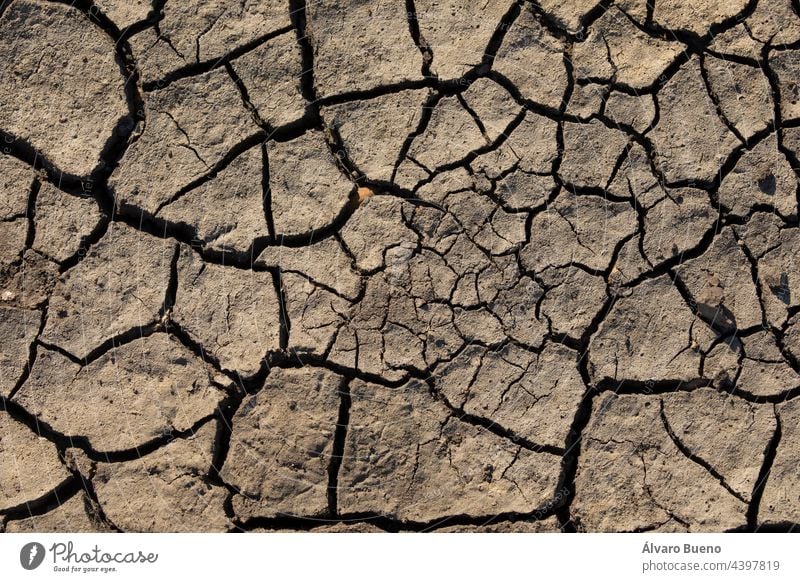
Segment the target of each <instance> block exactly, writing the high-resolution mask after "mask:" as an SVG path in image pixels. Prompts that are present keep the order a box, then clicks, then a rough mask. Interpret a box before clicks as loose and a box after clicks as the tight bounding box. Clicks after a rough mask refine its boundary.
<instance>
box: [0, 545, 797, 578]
mask: <svg viewBox="0 0 800 582" xmlns="http://www.w3.org/2000/svg"><path fill="white" fill-rule="evenodd" d="M798 539H800V538H793V537H792V536H791V535H789V534H652V535H651V534H502V533H495V534H343V533H337V534H325V533H292V534H284V533H267V534H244V535H235V534H0V580H2V581H6V580H9V581H16V580H31V581H34V580H86V579H91V580H109V581H110V580H114V581H125V580H132V581H133V580H135V581H137V582H139V581H141V580H143V579H149V578H152V577H154V576H155V578H154V579H155V580H166V579H170V578H171V577H174V579H175V580H189V579H191V580H207V579H211V578H219V579H237V577H241V578H239V579H244V577H245V576H248V577H252V576H253V575H257V576H258V578H257V579H258V580H260V581H261V580H298V579H299V580H325V582H338V581H342V582H344V581H347V582H359V581H361V580H364V581H369V582H374V581H376V580H380V581H383V580H408V579H412V580H417V579H418V580H434V579H439V580H458V581H459V582H460V581H461V580H503V579H506V580H551V579H554V577H556V576H558V577H560V578H561V577H563V579H565V580H574V579H578V577H584V576H585V577H587V578H586V579H591V580H597V579H599V580H604V579H609V580H610V579H613V580H622V581H624V580H682V579H685V580H716V581H720V582H722V581H728V580H737V579H741V580H753V581H755V580H774V581H777V580H793V581H796V580H800V567H799V566H800V556H798V545H797V540H798ZM222 577H224V578H222ZM512 577H513V578H512Z"/></svg>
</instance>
